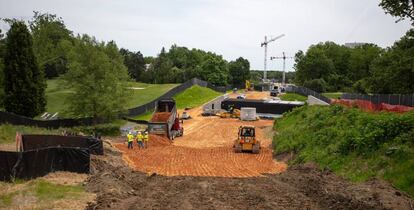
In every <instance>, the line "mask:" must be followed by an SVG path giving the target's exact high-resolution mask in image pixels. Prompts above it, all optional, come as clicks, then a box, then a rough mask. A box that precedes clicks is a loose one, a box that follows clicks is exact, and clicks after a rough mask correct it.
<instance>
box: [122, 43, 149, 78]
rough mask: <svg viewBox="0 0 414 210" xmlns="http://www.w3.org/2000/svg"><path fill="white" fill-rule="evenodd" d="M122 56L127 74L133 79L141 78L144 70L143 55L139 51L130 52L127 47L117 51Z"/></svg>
mask: <svg viewBox="0 0 414 210" xmlns="http://www.w3.org/2000/svg"><path fill="white" fill-rule="evenodd" d="M119 52H120V53H121V54H122V55H123V56H124V64H125V66H126V67H127V68H128V73H129V76H131V78H132V79H134V80H135V81H138V80H139V79H140V78H141V74H142V73H143V72H144V71H145V61H144V56H143V55H142V54H141V52H139V51H138V52H131V51H129V50H127V49H123V48H122V49H121V50H120V51H119Z"/></svg>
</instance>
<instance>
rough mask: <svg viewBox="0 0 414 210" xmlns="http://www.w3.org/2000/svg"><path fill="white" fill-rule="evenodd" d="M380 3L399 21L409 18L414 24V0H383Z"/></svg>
mask: <svg viewBox="0 0 414 210" xmlns="http://www.w3.org/2000/svg"><path fill="white" fill-rule="evenodd" d="M379 5H380V6H381V7H382V8H383V9H384V10H385V12H386V13H388V14H390V15H392V16H394V17H398V18H399V21H400V20H404V19H409V20H410V21H411V22H413V24H414V0H381V3H380V4H379Z"/></svg>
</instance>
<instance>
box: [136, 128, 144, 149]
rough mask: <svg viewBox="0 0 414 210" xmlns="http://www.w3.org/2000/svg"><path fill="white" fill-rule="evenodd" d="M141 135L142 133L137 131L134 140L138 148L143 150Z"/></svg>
mask: <svg viewBox="0 0 414 210" xmlns="http://www.w3.org/2000/svg"><path fill="white" fill-rule="evenodd" d="M143 138H144V137H143V135H142V133H141V131H138V134H137V138H136V140H137V144H138V148H140V149H141V148H144V145H143V142H142V141H143Z"/></svg>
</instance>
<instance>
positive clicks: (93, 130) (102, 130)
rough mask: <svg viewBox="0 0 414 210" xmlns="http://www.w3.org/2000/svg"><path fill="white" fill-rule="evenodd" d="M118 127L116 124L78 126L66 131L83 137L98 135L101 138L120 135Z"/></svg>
mask: <svg viewBox="0 0 414 210" xmlns="http://www.w3.org/2000/svg"><path fill="white" fill-rule="evenodd" d="M119 127H120V125H119V124H117V123H106V124H98V125H94V126H79V127H74V128H70V129H66V130H68V131H71V132H75V133H83V134H85V135H94V134H99V135H101V136H119V135H121V131H120V129H119Z"/></svg>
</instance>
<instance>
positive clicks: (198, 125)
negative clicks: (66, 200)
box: [86, 92, 413, 209]
mask: <svg viewBox="0 0 414 210" xmlns="http://www.w3.org/2000/svg"><path fill="white" fill-rule="evenodd" d="M268 94H269V92H246V93H245V97H246V99H263V98H265V97H268ZM238 95H239V94H230V96H229V97H230V98H235V97H237V96H238ZM164 111H165V110H164ZM183 112H187V113H186V115H189V116H191V118H189V119H186V120H184V121H182V122H181V123H182V125H181V126H182V127H183V128H184V133H183V136H182V137H176V138H175V139H174V140H171V138H168V136H167V135H157V134H150V141H149V145H148V148H147V149H138V148H134V149H128V148H127V146H126V144H125V138H123V137H119V138H106V139H105V141H104V142H106V143H105V144H104V145H105V151H106V153H105V155H104V156H94V157H92V162H91V163H92V169H93V170H92V175H91V176H90V177H89V178H88V180H87V182H86V186H87V188H88V190H89V191H91V192H94V193H96V194H97V198H96V201H95V202H93V203H90V204H89V206H88V208H89V209H111V208H121V209H171V208H174V209H200V208H201V209H249V208H252V207H254V208H257V209H411V208H412V205H413V204H412V201H411V199H410V198H409V197H407V196H406V195H403V194H401V193H399V192H398V191H396V190H395V189H394V188H393V187H392V186H391V185H389V184H387V183H385V182H383V181H379V180H372V181H370V182H366V183H361V184H353V183H350V182H349V181H346V180H344V179H342V178H339V177H337V176H336V175H334V174H333V173H332V172H331V171H329V170H321V169H319V168H318V167H317V166H316V165H313V164H305V165H297V166H292V167H288V165H287V162H288V161H289V160H290V159H291V158H292V156H293V155H294V154H283V155H279V156H277V157H276V156H274V155H273V150H272V148H273V147H272V137H273V134H274V133H273V132H277V131H274V130H273V123H277V120H276V121H274V120H267V119H258V120H255V121H241V120H240V119H238V118H222V117H220V116H203V107H195V108H192V109H190V110H178V111H177V113H178V115H177V116H182V114H183ZM154 115H157V114H156V113H154ZM162 115H164V116H168V115H166V114H165V113H162V114H161V115H160V116H162ZM155 118H157V119H156V120H157V121H160V118H159V117H155ZM167 118H168V117H164V120H167ZM152 120H154V116H153V118H152ZM150 124H151V121H150ZM240 126H251V127H253V126H254V128H255V129H256V135H255V136H256V138H257V139H259V140H260V142H261V147H260V153H259V154H252V153H251V152H243V153H237V152H235V150H234V144H235V140H236V139H237V138H238V129H239V128H240ZM149 127H151V125H149ZM142 129H145V128H142ZM150 133H151V130H150Z"/></svg>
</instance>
